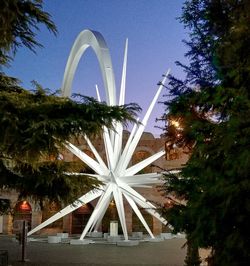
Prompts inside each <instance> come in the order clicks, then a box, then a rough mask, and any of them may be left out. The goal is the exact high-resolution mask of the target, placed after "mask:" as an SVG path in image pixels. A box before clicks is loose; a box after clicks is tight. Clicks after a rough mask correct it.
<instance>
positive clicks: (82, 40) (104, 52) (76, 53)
mask: <svg viewBox="0 0 250 266" xmlns="http://www.w3.org/2000/svg"><path fill="white" fill-rule="evenodd" d="M88 47H91V48H92V49H93V50H94V52H95V54H96V57H97V59H98V62H99V65H100V68H101V73H102V78H103V82H104V87H105V92H106V100H107V103H108V104H109V105H115V104H116V93H115V92H116V89H115V78H114V72H113V67H112V62H111V58H110V54H109V49H108V47H107V44H106V42H105V40H104V38H103V36H102V35H101V34H100V33H99V32H97V31H90V30H84V31H82V32H81V33H80V34H79V35H78V37H77V38H76V40H75V42H74V44H73V47H72V49H71V52H70V55H69V58H68V62H67V65H66V68H65V72H64V77H63V85H62V95H63V96H65V97H70V96H71V87H72V81H73V78H74V75H75V71H76V68H77V66H78V63H79V61H80V59H81V57H82V55H83V54H84V52H85V51H86V49H87V48H88Z"/></svg>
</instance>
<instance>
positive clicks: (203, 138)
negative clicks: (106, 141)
mask: <svg viewBox="0 0 250 266" xmlns="http://www.w3.org/2000/svg"><path fill="white" fill-rule="evenodd" d="M249 10H250V2H249V1H248V0H192V1H191V0H190V1H186V2H185V4H184V6H183V14H182V17H181V21H182V22H183V23H184V25H185V27H187V28H188V29H189V30H190V40H188V41H186V44H187V46H188V48H189V50H188V52H187V53H186V56H187V57H188V58H189V59H190V65H188V66H184V65H182V64H181V63H178V64H179V65H180V66H182V67H183V68H184V70H185V72H186V78H185V80H184V81H182V80H178V79H176V78H175V77H171V80H170V83H169V86H168V89H169V91H170V93H171V94H172V96H173V97H172V100H171V101H168V102H165V104H166V106H167V108H168V110H169V112H170V115H172V116H176V117H181V118H182V119H183V121H184V123H183V125H182V127H183V134H182V138H181V139H180V138H176V139H174V138H173V137H172V136H171V141H175V142H176V145H178V146H180V147H185V146H186V145H188V144H189V143H190V141H191V142H192V143H193V144H194V146H193V149H192V155H191V158H190V160H189V162H188V163H187V165H186V167H185V168H184V169H183V171H182V177H183V178H179V177H177V176H172V177H170V178H167V183H166V184H167V186H166V191H167V192H171V193H173V192H174V193H175V195H176V196H179V197H181V198H182V199H185V201H186V204H185V205H180V204H178V205H175V206H174V207H173V208H171V209H170V210H168V211H167V210H166V213H165V215H166V217H167V218H168V220H169V221H170V223H171V224H172V225H174V227H175V230H176V231H184V232H186V233H187V235H188V238H189V240H190V241H192V242H193V243H195V244H197V245H198V247H205V248H212V254H211V258H210V265H220V266H221V265H249V263H250V255H249V254H250V239H249V235H250V231H249V226H248V219H249V216H250V193H249V192H250V180H249V172H250V142H249V133H250V97H249V96H250V94H249V84H250V53H249V51H250V48H249V47H250V29H249V22H250V14H249ZM165 133H166V137H167V138H168V135H169V132H168V130H167V129H166V132H165ZM190 265H191V264H190Z"/></svg>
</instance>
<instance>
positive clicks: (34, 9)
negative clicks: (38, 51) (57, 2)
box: [0, 0, 57, 64]
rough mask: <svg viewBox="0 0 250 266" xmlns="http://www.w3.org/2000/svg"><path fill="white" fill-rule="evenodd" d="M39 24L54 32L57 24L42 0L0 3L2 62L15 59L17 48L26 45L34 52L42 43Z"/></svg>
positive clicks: (0, 60)
mask: <svg viewBox="0 0 250 266" xmlns="http://www.w3.org/2000/svg"><path fill="white" fill-rule="evenodd" d="M38 24H43V25H44V26H46V27H47V29H48V30H49V31H51V32H53V33H54V34H56V33H57V29H56V25H55V24H54V23H53V21H52V20H51V17H50V14H49V13H47V12H45V11H43V1H42V0H28V1H27V0H4V1H1V3H0V25H1V27H0V35H1V40H0V64H7V63H8V62H9V61H10V60H12V59H13V55H14V54H15V52H16V51H17V48H19V47H21V46H26V47H27V48H29V49H30V50H32V51H33V52H35V48H36V47H37V46H40V47H42V45H41V44H40V43H39V42H38V41H37V40H36V38H35V37H36V34H37V33H36V32H37V31H38V30H39V27H38Z"/></svg>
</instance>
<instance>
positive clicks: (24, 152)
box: [0, 0, 140, 210]
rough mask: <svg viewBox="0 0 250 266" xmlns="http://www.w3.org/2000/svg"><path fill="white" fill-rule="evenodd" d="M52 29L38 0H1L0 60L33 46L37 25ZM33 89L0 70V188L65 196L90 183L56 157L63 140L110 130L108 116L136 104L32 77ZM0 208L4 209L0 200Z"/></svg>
mask: <svg viewBox="0 0 250 266" xmlns="http://www.w3.org/2000/svg"><path fill="white" fill-rule="evenodd" d="M39 23H41V24H43V25H45V26H46V27H47V28H48V29H49V30H50V31H52V32H53V33H56V26H55V25H54V23H53V22H52V21H51V19H50V15H49V14H48V13H46V12H44V11H43V10H42V1H41V0H34V1H26V0H6V1H1V3H0V29H1V36H3V37H2V38H1V42H0V63H1V64H2V65H6V64H7V63H9V62H10V60H11V59H12V55H13V54H14V53H15V52H16V49H17V48H19V47H20V46H22V45H24V46H26V47H28V48H29V49H31V50H32V51H35V47H37V46H41V44H39V43H38V42H37V41H36V39H35V37H36V33H35V31H37V30H38V29H39V28H38V24H39ZM33 83H34V86H35V90H33V91H28V90H25V89H24V88H22V87H21V86H20V82H19V80H18V79H16V78H12V77H8V76H6V75H5V74H4V73H3V72H1V73H0V175H1V179H0V189H4V190H8V189H15V190H16V191H17V192H18V193H19V197H32V198H33V199H35V200H39V201H40V202H42V201H43V199H46V198H48V199H50V200H53V201H70V200H71V199H73V197H74V198H75V197H76V196H78V195H82V194H83V192H84V191H85V190H86V189H91V188H93V187H96V186H97V185H98V184H99V182H98V181H97V180H95V179H94V178H90V177H89V178H84V177H83V176H80V177H79V176H69V175H68V174H66V173H67V172H69V171H80V172H84V171H86V168H85V167H84V166H83V165H78V164H76V163H67V162H64V161H61V160H59V159H58V154H59V153H60V149H62V148H63V147H64V143H65V141H66V140H69V139H72V138H76V139H78V138H80V137H82V136H83V134H86V135H88V136H93V135H97V134H99V133H100V132H101V130H102V128H103V126H106V127H108V128H109V129H112V125H113V122H114V120H115V121H119V122H124V123H126V122H128V121H135V119H134V115H135V113H136V112H137V111H139V110H140V108H139V107H138V105H136V104H129V105H124V106H112V107H109V106H107V105H106V104H105V103H99V102H97V101H95V100H94V99H92V98H88V97H84V96H81V95H75V99H69V98H63V97H59V96H58V95H57V94H56V93H50V92H49V91H48V90H45V89H43V88H42V87H41V86H40V85H39V84H38V83H37V82H33ZM0 205H1V206H0V210H8V207H7V203H6V202H2V201H1V202H0Z"/></svg>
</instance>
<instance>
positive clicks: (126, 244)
mask: <svg viewBox="0 0 250 266" xmlns="http://www.w3.org/2000/svg"><path fill="white" fill-rule="evenodd" d="M116 245H117V246H119V247H133V246H138V245H139V241H138V240H122V241H117V242H116Z"/></svg>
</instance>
